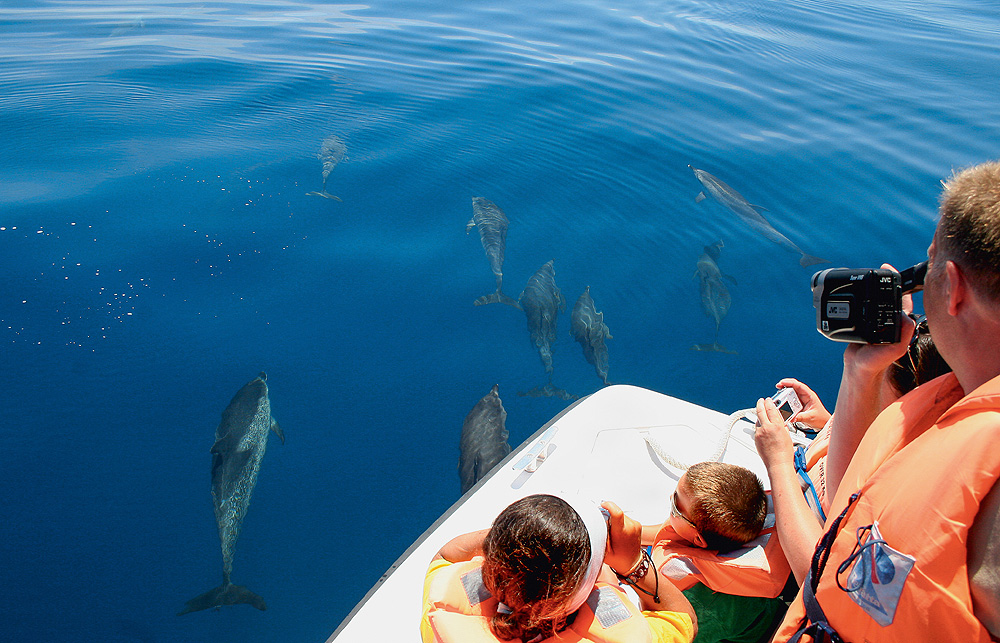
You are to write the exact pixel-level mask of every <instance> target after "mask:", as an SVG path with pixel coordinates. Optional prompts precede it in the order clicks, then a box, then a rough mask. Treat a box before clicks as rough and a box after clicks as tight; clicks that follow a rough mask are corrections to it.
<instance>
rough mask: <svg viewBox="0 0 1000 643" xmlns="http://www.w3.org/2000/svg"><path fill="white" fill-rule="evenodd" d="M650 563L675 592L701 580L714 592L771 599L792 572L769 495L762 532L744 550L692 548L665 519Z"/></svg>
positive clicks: (769, 495) (741, 548) (768, 495)
mask: <svg viewBox="0 0 1000 643" xmlns="http://www.w3.org/2000/svg"><path fill="white" fill-rule="evenodd" d="M653 560H654V561H655V562H656V565H657V569H659V570H660V573H661V574H663V575H664V576H665V577H667V578H669V579H670V580H671V582H673V584H674V585H676V586H677V588H678V589H681V590H685V589H688V588H689V587H693V586H694V585H695V584H696V583H698V582H699V581H700V582H702V583H704V584H705V585H707V586H708V587H710V588H711V589H713V590H715V591H716V592H722V593H724V594H735V595H737V596H762V597H764V598H774V597H775V596H778V595H779V594H781V590H782V589H783V588H784V587H785V583H786V582H788V576H789V574H790V573H791V569H790V568H789V566H788V561H786V560H785V552H783V551H782V550H781V543H780V542H778V531H777V529H775V525H774V504H773V503H772V502H771V494H770V493H768V494H767V519H766V520H765V522H764V530H763V531H761V533H760V536H758V537H757V538H755V539H754V540H751V541H750V542H748V543H747V544H746V545H744V546H743V547H740V548H739V549H736V550H734V551H731V552H729V553H725V554H720V553H719V552H717V551H714V550H711V549H704V548H701V547H692V546H691V545H689V544H688V543H687V541H685V540H684V539H682V538H681V537H680V536H678V535H677V532H676V531H674V529H673V527H671V526H670V521H669V520H668V521H667V522H665V523H664V524H663V526H662V527H661V528H660V531H659V532H658V533H657V534H656V544H655V545H653Z"/></svg>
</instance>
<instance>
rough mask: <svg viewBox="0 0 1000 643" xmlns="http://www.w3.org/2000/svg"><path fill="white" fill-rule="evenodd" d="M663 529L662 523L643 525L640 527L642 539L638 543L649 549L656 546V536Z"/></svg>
mask: <svg viewBox="0 0 1000 643" xmlns="http://www.w3.org/2000/svg"><path fill="white" fill-rule="evenodd" d="M661 529H663V523H660V524H659V525H643V526H642V537H641V538H640V539H639V543H640V544H641V545H642V546H643V547H649V546H651V545H655V544H656V535H657V534H658V533H660V530H661Z"/></svg>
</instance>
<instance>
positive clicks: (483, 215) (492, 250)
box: [465, 196, 521, 310]
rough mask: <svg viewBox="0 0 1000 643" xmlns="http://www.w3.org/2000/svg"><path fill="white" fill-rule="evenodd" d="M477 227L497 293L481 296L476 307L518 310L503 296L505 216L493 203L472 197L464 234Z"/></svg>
mask: <svg viewBox="0 0 1000 643" xmlns="http://www.w3.org/2000/svg"><path fill="white" fill-rule="evenodd" d="M476 226H478V227H479V239H480V241H482V243H483V250H485V251H486V257H487V259H489V260H490V269H491V270H493V274H494V275H496V278H497V291H496V292H494V293H490V294H488V295H483V296H482V297H480V298H479V299H477V300H476V301H475V302H473V303H474V304H475V305H476V306H482V305H484V304H497V303H499V304H507V305H508V306H513V307H514V308H517V309H518V310H520V309H521V306H520V305H518V303H517V302H516V301H514V298H513V297H508V296H507V295H505V294H503V292H502V290H503V254H504V250H505V249H506V247H507V215H505V214H504V213H503V210H501V209H500V208H499V207H497V205H496V204H495V203H493V202H492V201H490V200H488V199H484V198H482V197H478V196H474V197H472V218H471V219H469V222H468V223H467V224H466V225H465V234H469V230H471V229H472V228H474V227H476Z"/></svg>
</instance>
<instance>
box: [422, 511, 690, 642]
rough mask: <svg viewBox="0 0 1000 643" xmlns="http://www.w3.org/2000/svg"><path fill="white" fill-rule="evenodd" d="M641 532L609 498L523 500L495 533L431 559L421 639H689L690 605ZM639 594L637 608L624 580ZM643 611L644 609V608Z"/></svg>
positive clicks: (451, 545)
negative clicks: (599, 501)
mask: <svg viewBox="0 0 1000 643" xmlns="http://www.w3.org/2000/svg"><path fill="white" fill-rule="evenodd" d="M641 531H642V526H641V525H640V524H639V523H638V522H636V521H635V520H632V519H631V518H628V517H627V516H625V514H624V513H623V512H622V510H621V509H620V508H619V507H618V506H617V505H615V504H614V503H611V502H605V503H604V504H603V505H602V506H600V507H599V506H598V505H596V504H594V503H591V502H588V501H585V500H582V499H579V498H570V499H568V500H567V499H563V498H559V497H556V496H550V495H534V496H528V497H526V498H522V499H521V500H518V501H516V502H514V503H512V504H511V505H510V506H508V507H507V508H506V509H504V510H503V512H501V513H500V515H499V516H497V518H496V520H494V521H493V526H492V527H490V529H485V530H482V531H477V532H472V533H469V534H464V535H462V536H458V537H456V538H454V539H452V540H451V541H449V542H448V543H446V544H445V545H444V547H442V548H441V550H440V551H439V552H438V554H437V555H436V556H435V557H434V559H433V560H432V561H431V565H430V568H429V569H428V572H427V579H426V581H425V584H424V609H423V618H422V619H421V624H420V633H421V637H422V639H423V642H424V643H431V642H432V641H437V642H442V643H451V642H455V643H474V642H477V641H485V642H491V641H498V640H499V641H510V640H521V641H523V642H524V643H534V642H536V641H543V640H545V639H548V638H550V637H553V636H556V635H559V634H560V632H564V631H565V634H563V635H560V636H559V638H560V640H562V639H563V637H564V636H566V637H568V638H567V640H572V641H607V642H608V643H612V642H617V641H621V642H623V643H625V642H631V641H650V642H652V641H662V642H664V643H682V642H689V641H691V640H692V639H693V638H694V634H695V631H696V624H695V621H694V611H693V610H692V608H691V605H690V603H688V601H687V599H686V598H684V595H683V594H681V593H680V591H679V590H677V589H676V588H675V587H674V586H673V585H672V584H671V583H669V582H667V581H666V580H665V579H662V581H661V579H660V578H659V576H658V574H657V572H656V570H655V569H654V568H653V566H652V565H651V564H650V561H649V555H648V554H647V553H646V552H645V550H644V549H642V547H641V546H640V544H639V540H640V537H641ZM620 582H624V583H626V584H629V585H631V586H632V587H634V588H635V589H636V590H637V595H638V597H639V600H640V603H641V605H640V606H636V605H635V604H634V603H632V601H631V600H630V599H629V598H628V597H627V595H626V593H625V592H624V591H623V590H622V588H621V587H620V585H619V583H620ZM640 608H641V609H640Z"/></svg>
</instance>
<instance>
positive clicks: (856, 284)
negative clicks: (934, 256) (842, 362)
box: [812, 261, 927, 344]
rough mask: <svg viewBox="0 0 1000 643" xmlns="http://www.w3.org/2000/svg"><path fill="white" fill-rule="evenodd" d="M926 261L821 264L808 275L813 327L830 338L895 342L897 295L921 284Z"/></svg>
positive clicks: (899, 314) (899, 310)
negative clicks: (895, 265)
mask: <svg viewBox="0 0 1000 643" xmlns="http://www.w3.org/2000/svg"><path fill="white" fill-rule="evenodd" d="M926 274H927V262H926V261H922V262H920V263H918V264H917V265H915V266H911V267H909V268H907V269H906V270H904V271H903V272H896V271H895V270H889V269H886V268H879V269H878V270H867V269H858V270H852V269H850V268H827V269H826V270H820V271H819V272H817V273H816V274H814V275H813V277H812V291H813V308H815V309H816V330H818V331H819V332H820V333H822V334H823V335H825V336H826V337H829V338H830V339H832V340H833V341H835V342H851V343H854V344H895V343H897V342H899V338H900V333H901V331H902V323H903V295H904V294H906V293H911V292H916V291H918V290H923V288H924V276H926Z"/></svg>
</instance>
